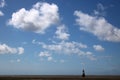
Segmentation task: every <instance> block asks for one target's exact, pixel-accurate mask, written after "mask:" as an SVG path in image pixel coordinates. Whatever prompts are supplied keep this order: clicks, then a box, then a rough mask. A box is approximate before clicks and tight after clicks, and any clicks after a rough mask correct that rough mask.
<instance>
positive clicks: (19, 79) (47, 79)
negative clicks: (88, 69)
mask: <svg viewBox="0 0 120 80" xmlns="http://www.w3.org/2000/svg"><path fill="white" fill-rule="evenodd" d="M0 80H120V76H86V77H81V76H79V75H26V76H25V75H19V76H0Z"/></svg>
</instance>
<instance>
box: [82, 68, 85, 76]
mask: <svg viewBox="0 0 120 80" xmlns="http://www.w3.org/2000/svg"><path fill="white" fill-rule="evenodd" d="M82 77H85V71H84V69H83V71H82Z"/></svg>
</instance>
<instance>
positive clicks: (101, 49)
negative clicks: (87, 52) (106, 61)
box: [93, 45, 104, 51]
mask: <svg viewBox="0 0 120 80" xmlns="http://www.w3.org/2000/svg"><path fill="white" fill-rule="evenodd" d="M93 48H94V49H95V50H96V51H104V48H103V47H102V46H101V45H93Z"/></svg>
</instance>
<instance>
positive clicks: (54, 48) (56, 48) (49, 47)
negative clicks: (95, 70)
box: [34, 41, 95, 60]
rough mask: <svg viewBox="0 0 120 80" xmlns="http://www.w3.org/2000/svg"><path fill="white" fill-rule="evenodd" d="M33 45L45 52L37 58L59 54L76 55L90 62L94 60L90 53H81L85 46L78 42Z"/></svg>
mask: <svg viewBox="0 0 120 80" xmlns="http://www.w3.org/2000/svg"><path fill="white" fill-rule="evenodd" d="M34 43H36V44H38V43H40V44H39V45H41V46H42V48H43V49H45V50H46V51H47V52H41V53H40V54H39V56H47V57H49V56H50V54H48V53H49V52H52V53H59V54H67V55H70V54H76V55H79V56H86V57H88V58H89V59H90V60H95V57H94V56H93V53H92V52H87V51H83V49H86V48H87V45H85V44H82V43H78V42H74V41H73V42H66V41H61V42H59V43H57V42H56V43H52V44H45V43H43V42H37V41H34Z"/></svg>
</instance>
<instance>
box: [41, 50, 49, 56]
mask: <svg viewBox="0 0 120 80" xmlns="http://www.w3.org/2000/svg"><path fill="white" fill-rule="evenodd" d="M39 56H40V57H50V56H51V54H50V53H49V52H47V51H44V52H40V54H39Z"/></svg>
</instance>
